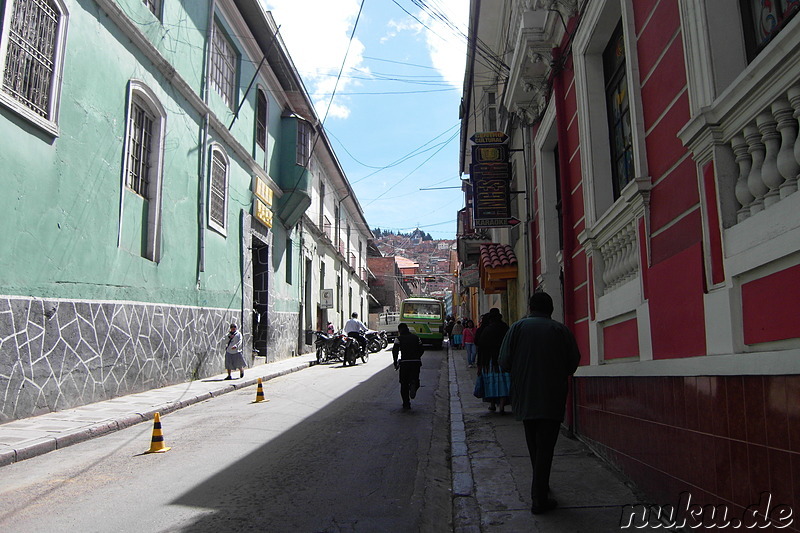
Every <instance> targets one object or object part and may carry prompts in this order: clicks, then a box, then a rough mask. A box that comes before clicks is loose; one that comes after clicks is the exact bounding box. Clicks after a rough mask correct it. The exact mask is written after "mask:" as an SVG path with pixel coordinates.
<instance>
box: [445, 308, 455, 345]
mask: <svg viewBox="0 0 800 533" xmlns="http://www.w3.org/2000/svg"><path fill="white" fill-rule="evenodd" d="M455 325H456V321H455V320H453V317H452V316H450V315H447V318H446V319H445V322H444V333H445V334H446V335H447V342H448V343H450V345H451V346H452V345H453V326H455Z"/></svg>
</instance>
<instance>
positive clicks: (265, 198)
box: [253, 176, 272, 207]
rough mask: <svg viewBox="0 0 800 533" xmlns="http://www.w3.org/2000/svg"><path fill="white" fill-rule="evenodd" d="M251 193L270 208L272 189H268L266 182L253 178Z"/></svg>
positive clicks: (256, 177)
mask: <svg viewBox="0 0 800 533" xmlns="http://www.w3.org/2000/svg"><path fill="white" fill-rule="evenodd" d="M253 178H254V179H253V193H254V194H255V195H256V196H258V197H259V198H260V199H261V201H262V202H264V204H265V205H266V206H267V207H272V189H270V188H269V185H267V182H265V181H264V180H262V179H261V178H259V177H258V176H253Z"/></svg>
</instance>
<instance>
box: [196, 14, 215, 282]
mask: <svg viewBox="0 0 800 533" xmlns="http://www.w3.org/2000/svg"><path fill="white" fill-rule="evenodd" d="M216 4H217V3H216V0H211V1H210V2H209V4H208V21H207V22H208V24H207V26H206V53H205V64H204V65H203V79H202V82H201V83H202V87H203V89H202V97H203V103H204V104H206V107H208V72H209V68H210V64H211V31H212V28H213V27H214V11H215V9H216ZM209 122H210V119H209V114H208V112H206V113H205V114H204V115H203V128H202V132H201V135H200V136H201V140H200V142H201V144H200V149H199V150H198V153H199V156H200V172H199V173H198V174H199V177H200V179H199V181H200V183H199V186H198V200H197V202H198V205H197V224H198V230H199V231H198V233H199V235H198V243H197V246H198V254H197V289H198V290H199V289H200V274H201V273H203V272H205V270H206V217H205V209H206V161H207V155H208V128H209Z"/></svg>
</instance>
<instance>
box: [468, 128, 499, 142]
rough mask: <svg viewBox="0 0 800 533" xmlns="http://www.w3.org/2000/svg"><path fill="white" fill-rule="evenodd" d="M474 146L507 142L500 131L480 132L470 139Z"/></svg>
mask: <svg viewBox="0 0 800 533" xmlns="http://www.w3.org/2000/svg"><path fill="white" fill-rule="evenodd" d="M470 140H471V141H472V142H474V143H475V144H502V143H504V142H506V141H507V140H508V135H506V134H505V133H503V132H502V131H480V132H476V133H475V135H473V136H472V137H470Z"/></svg>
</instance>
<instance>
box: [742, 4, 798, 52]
mask: <svg viewBox="0 0 800 533" xmlns="http://www.w3.org/2000/svg"><path fill="white" fill-rule="evenodd" d="M740 1H741V6H742V18H743V19H744V20H743V23H744V30H745V31H744V33H745V43H746V44H745V45H746V47H747V59H748V61H752V60H753V59H754V58H755V57H756V56H757V55H758V53H759V52H760V51H761V50H762V49H763V48H764V46H766V45H767V43H769V42H770V41H771V40H772V38H773V37H775V35H776V34H778V32H780V31H781V30H782V29H783V27H784V26H785V25H786V23H787V22H789V20H790V19H791V18H792V17H793V16H794V15H795V14H796V13H797V11H798V10H800V0H773V1H770V2H767V1H764V0H740Z"/></svg>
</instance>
